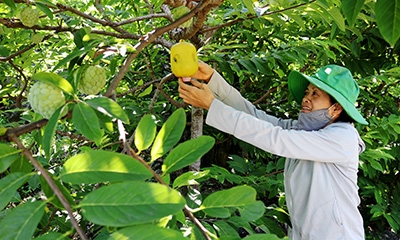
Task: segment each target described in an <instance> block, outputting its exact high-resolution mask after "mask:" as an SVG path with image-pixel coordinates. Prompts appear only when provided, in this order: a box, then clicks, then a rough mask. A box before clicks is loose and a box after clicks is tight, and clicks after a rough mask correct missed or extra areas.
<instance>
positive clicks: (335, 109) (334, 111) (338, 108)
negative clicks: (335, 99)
mask: <svg viewBox="0 0 400 240" xmlns="http://www.w3.org/2000/svg"><path fill="white" fill-rule="evenodd" d="M330 110H331V111H330V113H329V114H330V115H331V116H332V117H333V118H337V117H339V115H340V114H341V113H342V111H343V107H342V105H340V104H339V103H335V104H334V105H333V106H332V108H331V109H330Z"/></svg>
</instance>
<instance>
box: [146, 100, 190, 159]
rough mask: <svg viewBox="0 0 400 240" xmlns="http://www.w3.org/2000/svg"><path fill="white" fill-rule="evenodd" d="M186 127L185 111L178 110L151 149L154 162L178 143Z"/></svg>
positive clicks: (162, 129) (158, 135)
mask: <svg viewBox="0 0 400 240" xmlns="http://www.w3.org/2000/svg"><path fill="white" fill-rule="evenodd" d="M185 127H186V115H185V111H184V110H183V109H182V108H178V109H177V110H175V112H173V113H172V115H171V116H170V117H169V118H168V119H167V121H166V122H165V123H164V124H163V126H162V127H161V130H160V131H159V132H158V134H157V136H156V139H155V140H154V144H153V147H152V148H151V160H152V161H154V160H156V159H157V158H159V157H161V156H163V155H164V154H165V153H167V152H168V151H169V150H170V149H171V148H172V147H173V146H174V145H175V144H176V143H178V141H179V139H180V138H181V136H182V133H183V130H185Z"/></svg>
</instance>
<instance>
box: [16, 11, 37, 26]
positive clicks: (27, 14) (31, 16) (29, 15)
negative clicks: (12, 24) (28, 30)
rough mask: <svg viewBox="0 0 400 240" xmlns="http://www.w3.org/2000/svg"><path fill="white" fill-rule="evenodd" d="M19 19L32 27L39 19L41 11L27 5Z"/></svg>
mask: <svg viewBox="0 0 400 240" xmlns="http://www.w3.org/2000/svg"><path fill="white" fill-rule="evenodd" d="M19 19H20V20H21V22H22V24H24V26H27V27H32V26H34V25H36V23H37V22H38V21H39V11H38V10H36V9H33V8H30V7H26V8H24V9H23V10H22V11H21V12H20V14H19Z"/></svg>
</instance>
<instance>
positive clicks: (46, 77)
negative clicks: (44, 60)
mask: <svg viewBox="0 0 400 240" xmlns="http://www.w3.org/2000/svg"><path fill="white" fill-rule="evenodd" d="M32 79H34V80H38V81H43V82H46V83H49V84H52V85H53V86H56V87H58V88H59V89H61V90H62V91H63V92H65V93H67V94H70V95H71V94H73V93H74V88H73V87H72V85H71V83H69V82H68V81H67V80H66V79H65V78H63V77H61V76H60V75H58V74H56V73H52V72H40V73H36V74H35V75H33V76H32Z"/></svg>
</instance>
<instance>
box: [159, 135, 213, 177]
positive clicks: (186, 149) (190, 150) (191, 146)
mask: <svg viewBox="0 0 400 240" xmlns="http://www.w3.org/2000/svg"><path fill="white" fill-rule="evenodd" d="M214 143H215V140H214V138H212V137H210V136H200V137H198V138H195V139H191V140H188V141H186V142H184V143H181V144H179V145H178V146H177V147H176V148H174V149H172V151H171V153H170V154H169V155H168V156H167V158H166V159H165V161H164V164H163V165H162V170H163V172H164V174H167V173H171V172H173V171H176V170H178V169H181V168H183V167H186V166H189V165H190V164H192V163H194V162H196V161H197V160H198V159H199V158H200V157H201V156H203V155H204V154H206V153H207V152H208V151H210V149H211V148H212V146H214Z"/></svg>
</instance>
